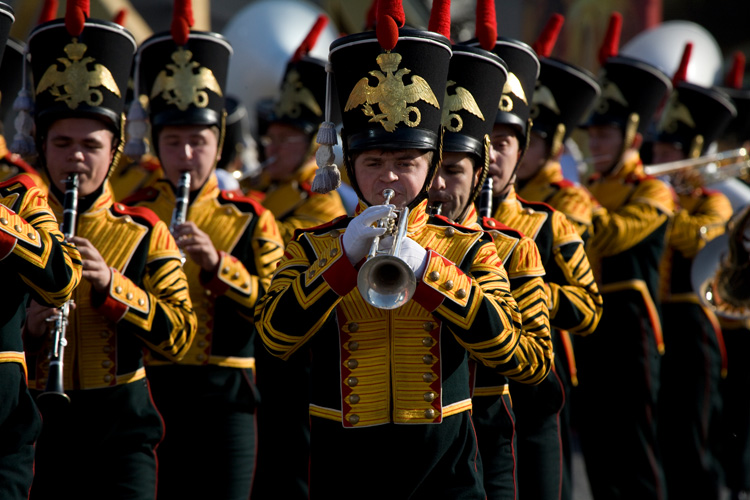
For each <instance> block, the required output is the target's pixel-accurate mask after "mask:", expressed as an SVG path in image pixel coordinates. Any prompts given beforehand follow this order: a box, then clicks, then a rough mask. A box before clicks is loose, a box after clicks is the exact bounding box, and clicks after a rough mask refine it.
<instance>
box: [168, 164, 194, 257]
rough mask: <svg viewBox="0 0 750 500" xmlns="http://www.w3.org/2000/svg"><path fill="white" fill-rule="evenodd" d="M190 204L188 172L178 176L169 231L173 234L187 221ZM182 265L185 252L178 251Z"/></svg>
mask: <svg viewBox="0 0 750 500" xmlns="http://www.w3.org/2000/svg"><path fill="white" fill-rule="evenodd" d="M189 204H190V172H182V174H180V183H179V184H178V185H177V193H176V201H175V206H174V211H173V212H172V222H171V223H170V224H169V230H170V232H171V233H172V234H174V232H175V230H176V229H177V226H179V225H180V224H184V223H185V221H186V220H187V212H188V205H189ZM180 254H181V255H182V258H181V260H182V264H183V265H184V264H185V252H183V251H182V249H180Z"/></svg>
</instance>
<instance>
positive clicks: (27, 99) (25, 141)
mask: <svg viewBox="0 0 750 500" xmlns="http://www.w3.org/2000/svg"><path fill="white" fill-rule="evenodd" d="M27 57H28V53H27V52H24V54H23V61H24V65H23V69H22V71H23V74H22V77H21V90H19V91H18V96H16V100H15V101H13V111H15V112H16V113H18V114H17V115H16V118H15V120H14V121H13V125H14V126H15V128H16V133H15V135H14V136H13V143H12V144H11V145H10V150H11V151H12V152H14V153H17V154H19V155H21V156H32V155H34V154H36V145H35V144H34V138H33V137H32V136H31V131H32V130H33V129H34V119H33V118H32V116H31V113H32V112H33V110H34V100H33V99H32V94H31V91H30V90H29V89H28V88H27V87H28V80H27V68H26V60H27Z"/></svg>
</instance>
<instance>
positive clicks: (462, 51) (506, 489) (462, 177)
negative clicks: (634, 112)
mask: <svg viewBox="0 0 750 500" xmlns="http://www.w3.org/2000/svg"><path fill="white" fill-rule="evenodd" d="M487 5H488V2H480V4H478V13H477V14H478V19H483V18H484V17H489V19H490V20H491V22H492V25H493V26H494V25H495V14H494V8H491V9H481V8H480V7H483V6H487ZM489 5H490V6H492V4H489ZM487 10H491V11H492V12H491V13H490V15H489V16H483V15H482V14H483V13H484V12H487ZM485 26H486V25H485V24H483V23H482V22H481V21H480V22H477V35H478V38H479V39H480V40H482V42H483V43H484V44H483V45H482V46H481V47H482V48H474V47H468V46H462V45H454V47H453V56H452V57H451V62H450V68H449V70H448V88H447V89H446V96H445V100H444V101H443V118H442V121H443V127H445V134H444V136H443V161H442V162H441V164H440V166H439V167H438V171H437V174H436V175H435V179H434V180H433V182H432V186H430V191H429V193H430V205H431V206H433V207H435V206H440V208H441V212H442V216H443V217H445V218H447V219H448V220H451V221H456V222H457V223H459V224H461V225H463V226H466V227H471V228H477V229H483V230H485V231H488V232H489V233H490V234H491V235H492V237H493V239H494V243H495V247H496V249H497V253H498V256H499V257H500V260H501V261H502V263H503V265H504V266H505V269H506V270H507V273H508V278H509V281H510V290H511V294H512V295H513V297H514V298H515V299H516V303H517V304H518V308H519V310H520V312H521V319H522V335H531V336H534V337H538V338H545V339H547V342H550V333H549V310H548V308H547V295H546V293H545V290H544V280H543V276H544V268H543V267H542V263H541V257H540V255H539V250H538V249H537V247H536V244H535V243H534V240H532V239H531V238H529V237H528V236H524V235H523V234H521V233H520V232H518V231H516V230H513V229H511V228H509V227H508V226H505V225H504V224H501V223H499V222H497V221H495V220H494V219H491V218H489V217H479V218H478V216H477V210H476V208H475V206H474V201H475V199H476V198H477V195H478V194H479V192H480V190H481V188H482V186H483V184H484V180H485V178H486V177H487V170H488V166H489V158H490V154H491V152H490V151H491V147H492V146H491V145H490V139H489V133H490V132H491V131H492V127H493V124H494V119H493V118H494V116H495V114H496V113H497V105H498V103H499V102H500V97H501V94H502V89H503V84H504V83H505V81H506V80H507V76H508V73H507V69H506V66H505V63H504V62H502V60H501V59H500V58H499V57H497V56H495V54H492V53H491V52H487V51H485V50H483V49H485V48H486V49H491V48H492V47H493V46H494V45H495V39H496V31H494V32H493V33H491V34H488V36H487V35H485V33H484V29H485ZM491 199H492V197H491V196H489V200H490V201H491ZM488 208H489V207H488ZM478 219H479V220H478ZM548 355H549V356H552V351H551V350H550V351H549V352H548ZM474 370H475V377H474V380H472V406H473V409H472V418H473V420H474V425H475V428H476V434H477V442H478V445H479V453H480V456H481V458H482V477H483V484H484V488H485V492H486V494H487V498H492V499H496V500H498V499H516V498H518V478H517V467H516V455H517V450H516V442H515V441H516V438H515V416H514V415H513V405H512V402H511V398H510V390H509V387H508V378H507V377H506V376H504V375H501V374H499V373H497V372H495V371H494V370H492V369H490V368H488V367H486V366H484V365H481V364H477V365H476V366H475V367H474ZM541 376H542V374H541V373H540V374H539V376H538V377H536V378H534V379H529V380H524V381H523V382H525V383H539V382H541V380H542V378H541ZM537 470H538V469H537Z"/></svg>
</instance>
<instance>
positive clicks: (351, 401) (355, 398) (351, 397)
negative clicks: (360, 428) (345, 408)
mask: <svg viewBox="0 0 750 500" xmlns="http://www.w3.org/2000/svg"><path fill="white" fill-rule="evenodd" d="M357 403H359V396H358V395H356V394H350V395H349V404H353V405H356V404H357Z"/></svg>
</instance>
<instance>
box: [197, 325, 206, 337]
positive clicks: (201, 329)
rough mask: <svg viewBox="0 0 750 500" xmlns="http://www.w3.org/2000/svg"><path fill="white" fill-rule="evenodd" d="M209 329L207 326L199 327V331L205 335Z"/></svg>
mask: <svg viewBox="0 0 750 500" xmlns="http://www.w3.org/2000/svg"><path fill="white" fill-rule="evenodd" d="M207 331H208V330H207V329H206V327H205V326H201V327H200V328H198V333H200V334H201V335H204V334H205V333H206V332H207Z"/></svg>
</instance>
